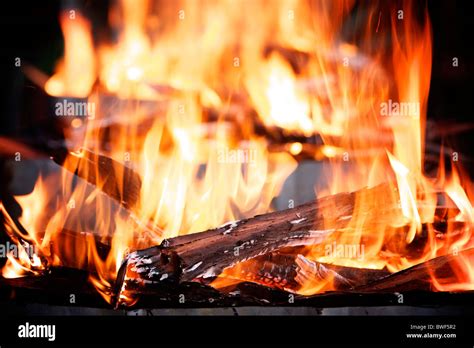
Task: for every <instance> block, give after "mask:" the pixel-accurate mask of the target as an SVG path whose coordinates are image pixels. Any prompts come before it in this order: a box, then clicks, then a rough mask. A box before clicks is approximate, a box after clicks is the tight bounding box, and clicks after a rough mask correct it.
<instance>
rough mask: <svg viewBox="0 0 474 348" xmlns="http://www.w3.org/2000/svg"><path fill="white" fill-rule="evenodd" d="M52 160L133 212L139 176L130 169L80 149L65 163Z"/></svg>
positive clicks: (139, 185) (136, 198)
mask: <svg viewBox="0 0 474 348" xmlns="http://www.w3.org/2000/svg"><path fill="white" fill-rule="evenodd" d="M53 159H54V161H55V162H56V163H58V164H60V165H62V166H63V167H64V168H66V169H67V170H69V171H70V172H72V173H74V174H76V175H77V176H79V177H81V178H83V179H84V180H86V181H87V182H89V183H90V184H92V185H94V186H97V187H99V188H100V189H101V190H102V191H103V192H105V193H106V194H107V195H109V196H110V197H112V198H113V199H115V200H116V201H118V202H119V203H120V204H121V205H122V206H124V207H125V208H126V209H130V210H133V208H134V206H135V204H136V203H137V202H138V200H139V198H140V188H141V184H142V183H141V179H140V176H139V175H138V174H137V173H136V172H135V171H134V170H133V169H132V168H130V167H127V166H126V165H124V164H122V163H119V162H117V161H115V160H113V159H112V158H109V157H107V156H102V155H100V154H96V153H93V152H91V151H89V150H87V149H81V151H80V152H79V153H71V155H70V156H69V157H68V158H67V159H66V161H64V158H58V157H53ZM63 161H64V163H63Z"/></svg>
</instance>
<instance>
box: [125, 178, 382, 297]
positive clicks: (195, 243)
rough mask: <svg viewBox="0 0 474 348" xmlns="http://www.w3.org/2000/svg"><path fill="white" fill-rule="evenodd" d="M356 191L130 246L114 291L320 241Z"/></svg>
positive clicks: (347, 210) (199, 275)
mask: <svg viewBox="0 0 474 348" xmlns="http://www.w3.org/2000/svg"><path fill="white" fill-rule="evenodd" d="M384 188H386V186H384V185H382V186H377V187H374V188H371V189H364V190H362V192H363V193H364V194H366V195H378V194H379V193H380V192H383V191H381V190H383V189H384ZM360 192H361V191H359V192H358V193H360ZM355 196H356V193H354V192H353V193H341V194H336V195H332V196H327V197H323V198H320V199H318V200H317V201H315V202H310V203H307V204H303V205H301V206H298V207H296V208H292V209H287V210H283V211H278V212H274V213H269V214H264V215H258V216H255V217H253V218H250V219H246V220H241V221H236V222H231V223H228V224H225V225H223V226H221V227H219V228H217V229H212V230H208V231H205V232H201V233H196V234H190V235H185V236H181V237H177V238H173V239H169V240H164V241H163V242H162V243H161V245H159V246H155V247H151V248H148V249H145V250H140V251H135V252H133V253H131V254H130V255H128V257H127V259H126V261H125V262H124V264H123V265H122V267H121V269H120V271H119V275H118V278H117V291H122V290H124V289H127V288H128V287H129V286H130V285H131V284H137V283H140V284H157V283H162V282H166V283H172V284H180V283H185V282H190V281H193V280H198V279H206V278H212V277H215V276H217V275H219V274H220V273H221V272H222V271H223V270H224V269H225V268H228V267H232V266H233V265H236V264H238V263H239V262H243V261H246V260H249V259H252V258H255V257H258V256H260V255H265V254H268V253H270V252H272V251H275V250H278V249H281V248H286V247H292V246H301V245H316V244H320V243H323V242H325V241H326V240H327V238H328V237H329V236H331V237H334V236H335V235H339V234H340V233H342V232H340V230H341V229H343V228H344V227H345V226H346V225H347V223H348V221H349V220H350V217H351V215H352V211H353V209H354V200H355ZM379 196H380V195H379ZM348 217H349V218H348ZM327 221H331V228H327V226H326V225H325V222H326V223H327Z"/></svg>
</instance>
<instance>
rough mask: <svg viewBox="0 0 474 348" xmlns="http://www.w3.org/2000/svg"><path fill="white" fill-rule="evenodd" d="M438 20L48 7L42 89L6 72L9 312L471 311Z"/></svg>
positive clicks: (413, 7)
mask: <svg viewBox="0 0 474 348" xmlns="http://www.w3.org/2000/svg"><path fill="white" fill-rule="evenodd" d="M445 6H448V5H445ZM431 12H433V11H431V9H430V8H428V7H427V6H426V5H425V4H421V3H415V2H410V1H394V2H364V1H361V2H359V1H342V0H341V1H275V2H270V3H269V2H266V1H251V2H250V1H224V0H216V1H204V0H203V1H178V2H175V1H152V0H149V1H145V0H144V1H131V0H121V1H115V2H111V3H110V4H108V6H103V5H101V6H99V5H91V4H90V3H89V2H80V1H78V2H67V3H66V2H65V3H64V4H62V6H61V8H60V9H59V11H58V12H57V13H56V12H55V11H54V10H53V9H51V18H54V17H55V16H57V15H59V24H60V28H61V32H62V35H63V37H62V40H63V42H64V47H63V50H62V51H63V53H62V57H61V58H60V59H59V61H57V62H55V64H54V71H53V72H51V73H49V72H47V70H48V69H47V68H45V67H44V66H42V65H41V64H39V63H37V62H35V61H34V60H31V61H27V59H23V57H16V59H15V64H16V65H15V67H16V68H17V69H18V74H21V76H23V77H24V79H25V82H24V84H23V86H22V88H23V90H26V91H27V92H25V93H24V97H23V98H22V99H21V103H20V104H21V107H20V108H19V111H18V113H17V114H18V115H20V116H19V118H18V123H19V124H20V129H22V130H23V131H20V132H16V133H14V132H11V133H5V134H4V135H2V136H1V137H0V143H1V144H2V147H3V150H2V151H1V152H0V154H1V164H2V179H3V180H2V189H1V197H0V198H1V201H0V211H1V216H2V220H1V223H0V227H1V233H2V239H1V241H2V243H3V244H1V248H2V249H0V252H1V253H3V256H4V257H3V258H1V259H0V260H1V263H0V266H1V278H0V286H1V290H0V293H1V296H2V298H10V299H12V300H13V301H14V303H27V304H32V303H43V304H46V305H67V306H74V305H76V304H77V305H79V306H82V307H95V308H104V309H108V310H117V309H124V310H127V311H133V310H138V309H156V308H175V309H180V310H183V309H184V310H186V309H188V310H191V308H220V307H223V308H229V307H249V306H250V307H270V308H281V307H288V308H290V307H295V308H296V307H300V308H311V307H317V308H323V307H324V308H329V307H352V306H354V307H355V306H388V307H392V306H393V307H395V306H423V305H435V304H439V302H440V301H444V302H443V303H444V304H445V305H446V306H459V305H462V304H465V303H467V302H466V301H468V300H469V299H472V291H473V290H474V268H473V267H474V237H473V228H474V210H473V206H472V202H473V200H474V196H473V185H472V181H471V178H470V175H471V171H472V163H471V162H470V158H469V154H468V153H465V151H464V149H463V147H462V146H461V147H460V148H457V147H455V146H451V143H450V141H449V140H450V139H452V138H453V136H454V137H456V136H458V135H459V134H464V135H460V136H466V134H468V135H469V134H470V133H469V132H470V129H471V128H472V127H471V124H469V123H467V124H466V123H464V122H461V121H459V122H451V123H446V122H445V123H442V122H440V120H439V118H438V117H436V116H434V117H432V116H430V110H431V109H432V108H433V107H432V104H433V105H434V108H442V107H443V106H442V105H438V104H436V100H433V98H432V97H431V95H430V84H431V83H432V82H431V80H432V75H433V73H432V72H433V71H434V72H436V73H437V71H438V70H436V69H435V68H433V67H432V66H433V65H436V62H435V61H434V60H433V57H434V56H433V47H436V46H434V45H435V44H436V42H437V41H436V35H435V36H434V35H433V29H432V22H431V19H430V15H432V13H431ZM436 13H437V12H436V11H435V18H436ZM252 14H254V15H252ZM257 14H258V15H257ZM435 29H436V28H435ZM435 33H436V30H435ZM443 64H445V65H444V67H443V69H445V70H448V69H453V71H455V70H456V69H458V68H459V65H460V64H462V63H460V62H459V57H455V56H453V57H452V58H450V59H449V62H448V63H446V62H445V63H443ZM464 64H466V63H464ZM435 67H436V66H435ZM433 76H434V77H433V78H435V77H436V76H435V75H433ZM433 93H439V92H437V91H435V92H433ZM429 96H430V104H428V97H429ZM434 114H435V115H436V111H435V112H434ZM25 120H26V121H25ZM32 130H33V131H32ZM45 308H47V306H46V307H45ZM415 313H416V311H415Z"/></svg>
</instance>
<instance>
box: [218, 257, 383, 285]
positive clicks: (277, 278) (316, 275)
mask: <svg viewBox="0 0 474 348" xmlns="http://www.w3.org/2000/svg"><path fill="white" fill-rule="evenodd" d="M388 275H390V273H389V272H388V271H387V270H385V269H384V270H377V269H366V268H354V267H344V266H337V265H331V264H325V263H320V262H315V261H311V260H309V259H307V258H306V257H304V256H303V255H300V254H280V253H279V252H273V253H270V254H266V255H263V256H259V257H256V258H254V259H252V260H249V261H245V262H241V263H240V264H238V265H236V266H234V267H233V268H229V269H226V270H224V271H223V273H222V274H220V275H219V277H218V278H217V279H216V281H214V282H213V283H212V286H213V287H217V288H219V287H221V284H228V283H232V282H233V283H238V282H242V281H247V282H252V283H256V284H260V285H263V286H268V287H272V288H276V289H280V290H284V291H288V292H292V293H297V292H298V290H300V289H301V288H302V286H303V285H307V284H308V283H313V284H317V283H318V282H325V281H326V282H329V285H330V287H331V289H332V290H348V289H351V288H354V287H356V286H362V285H365V284H368V283H371V282H373V281H375V280H378V279H381V278H383V277H386V276H388Z"/></svg>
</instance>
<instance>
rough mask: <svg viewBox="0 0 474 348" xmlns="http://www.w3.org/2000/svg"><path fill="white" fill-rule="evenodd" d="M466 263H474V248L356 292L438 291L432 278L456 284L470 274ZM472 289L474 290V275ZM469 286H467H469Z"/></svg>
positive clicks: (446, 256) (381, 280) (414, 267)
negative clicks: (460, 278)
mask: <svg viewBox="0 0 474 348" xmlns="http://www.w3.org/2000/svg"><path fill="white" fill-rule="evenodd" d="M466 262H467V263H469V264H472V263H473V262H474V248H469V249H466V250H462V251H459V252H458V253H455V254H449V255H443V256H439V257H436V258H434V259H431V260H428V261H425V262H423V263H420V264H418V265H415V266H412V267H410V268H407V269H405V270H403V271H400V272H397V273H394V274H392V275H390V276H388V277H386V278H383V279H380V280H378V281H375V282H373V283H370V284H366V285H364V286H359V287H356V288H354V291H356V292H359V293H363V292H406V291H436V289H435V288H434V287H433V284H432V281H431V278H432V275H435V276H436V278H437V279H438V281H439V282H440V283H441V284H447V285H448V287H449V284H450V283H451V284H455V283H456V282H457V281H459V279H458V278H457V277H459V273H464V275H466V274H465V272H469V269H462V267H461V266H462V265H464V267H465V266H466ZM469 277H470V279H471V284H470V288H471V290H474V285H473V284H472V275H470V276H468V277H467V278H469ZM467 285H468V284H466V286H467Z"/></svg>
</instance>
